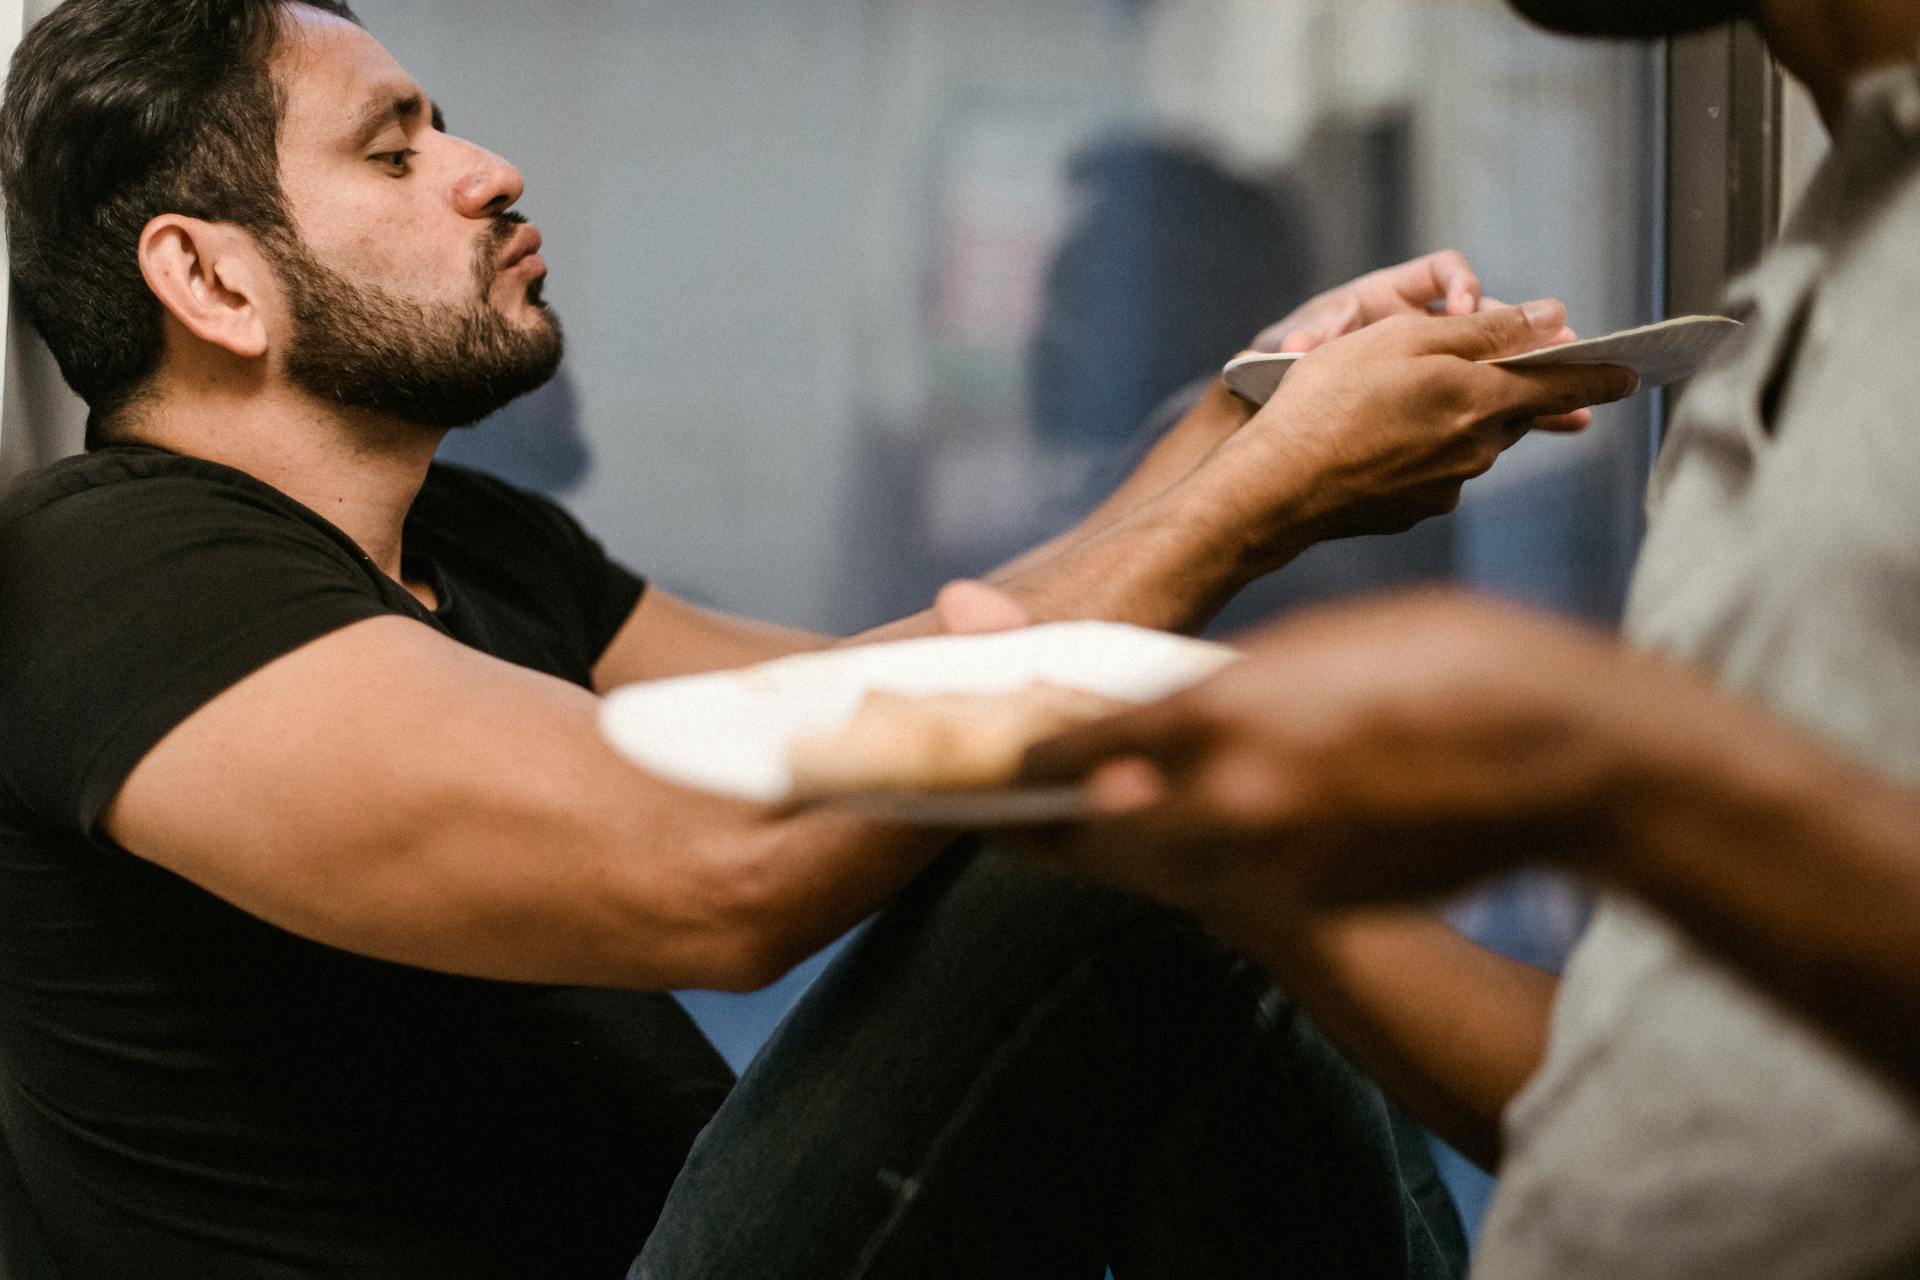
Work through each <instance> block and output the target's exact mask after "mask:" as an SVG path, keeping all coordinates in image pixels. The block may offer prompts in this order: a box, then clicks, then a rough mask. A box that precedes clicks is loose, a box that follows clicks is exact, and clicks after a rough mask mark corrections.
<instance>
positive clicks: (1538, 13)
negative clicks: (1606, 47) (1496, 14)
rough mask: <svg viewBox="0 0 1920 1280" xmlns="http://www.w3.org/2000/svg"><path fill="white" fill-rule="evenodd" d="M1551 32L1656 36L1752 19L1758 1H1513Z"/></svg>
mask: <svg viewBox="0 0 1920 1280" xmlns="http://www.w3.org/2000/svg"><path fill="white" fill-rule="evenodd" d="M1507 2H1508V3H1509V4H1511V5H1512V6H1513V7H1514V8H1515V9H1516V10H1518V11H1519V12H1520V14H1521V16H1523V17H1525V18H1527V19H1528V20H1529V21H1532V22H1536V23H1538V24H1539V25H1541V26H1543V27H1546V28H1547V29H1548V30H1550V31H1564V32H1566V33H1567V34H1569V35H1580V36H1619V37H1628V38H1637V39H1652V38H1655V37H1658V36H1677V35H1684V34H1686V33H1687V32H1689V31H1699V30H1702V29H1703V28H1706V27H1714V26H1719V25H1720V24H1721V23H1723V22H1733V21H1735V20H1736V19H1739V18H1750V17H1752V16H1753V14H1754V11H1755V10H1756V9H1757V8H1758V7H1759V5H1758V2H1757V0H1507Z"/></svg>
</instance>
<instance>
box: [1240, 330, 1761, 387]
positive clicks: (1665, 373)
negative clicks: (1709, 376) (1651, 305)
mask: <svg viewBox="0 0 1920 1280" xmlns="http://www.w3.org/2000/svg"><path fill="white" fill-rule="evenodd" d="M1740 327H1741V326H1740V322H1739V321H1738V320H1729V319H1727V318H1726V317H1725V316H1681V317H1680V318H1679V319H1676V320H1663V321H1661V322H1660V323H1659V324H1650V325H1643V326H1642V327H1640V328H1638V329H1623V330H1622V331H1620V332H1619V333H1610V334H1608V335H1607V336H1606V337H1604V338H1582V339H1581V340H1580V341H1578V342H1568V343H1564V344H1562V345H1561V346H1557V347H1542V348H1540V349H1539V350H1538V351H1529V352H1527V353H1526V354H1525V355H1519V356H1507V357H1505V358H1503V359H1500V360H1489V361H1487V363H1488V364H1497V365H1500V366H1502V367H1504V368H1509V369H1525V368H1538V367H1541V366H1546V365H1561V364H1618V365H1625V366H1626V367H1627V368H1629V369H1631V370H1633V371H1634V372H1635V373H1637V374H1639V375H1640V385H1641V386H1642V387H1664V386H1666V385H1667V384H1669V383H1673V382H1679V381H1680V380H1681V379H1683V378H1691V377H1692V376H1693V375H1694V374H1696V373H1699V372H1700V370H1702V369H1704V368H1705V367H1706V365H1707V362H1708V361H1709V360H1711V359H1712V358H1713V353H1714V352H1715V351H1717V350H1718V349H1719V347H1720V344H1721V343H1723V342H1725V341H1726V340H1727V339H1728V338H1729V337H1731V336H1732V335H1733V334H1735V333H1737V332H1739V330H1740ZM1302 354H1303V353H1301V352H1298V351H1289V352H1281V353H1274V354H1268V353H1265V352H1258V351H1249V352H1247V353H1246V354H1244V355H1239V356H1235V357H1234V358H1233V359H1231V360H1229V361H1227V367H1226V368H1225V369H1223V370H1222V371H1221V376H1222V377H1224V378H1225V379H1226V383H1227V386H1229V387H1231V388H1232V389H1233V390H1234V391H1235V392H1237V393H1238V394H1240V395H1242V396H1245V397H1246V398H1247V399H1248V400H1251V401H1253V403H1255V404H1265V403H1266V402H1267V400H1268V398H1269V397H1270V396H1272V395H1273V393H1274V391H1275V390H1276V389H1277V388H1278V387H1279V386H1280V380H1281V379H1282V378H1284V377H1286V376H1287V370H1288V369H1291V368H1292V367H1293V362H1294V361H1296V360H1298V359H1299V358H1300V356H1301V355H1302Z"/></svg>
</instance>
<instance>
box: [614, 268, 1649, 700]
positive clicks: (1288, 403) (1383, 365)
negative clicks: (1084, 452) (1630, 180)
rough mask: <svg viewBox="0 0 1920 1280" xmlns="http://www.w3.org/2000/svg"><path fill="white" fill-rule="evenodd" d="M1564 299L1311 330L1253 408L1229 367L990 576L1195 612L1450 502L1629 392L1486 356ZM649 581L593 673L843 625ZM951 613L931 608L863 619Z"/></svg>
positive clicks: (1533, 337) (1546, 331) (721, 659)
mask: <svg viewBox="0 0 1920 1280" xmlns="http://www.w3.org/2000/svg"><path fill="white" fill-rule="evenodd" d="M1565 319H1566V313H1565V309H1564V308H1562V307H1560V306H1559V305H1558V304H1557V303H1530V304H1528V307H1527V308H1525V309H1522V308H1517V307H1516V308H1505V309H1502V310H1499V311H1489V312H1482V313H1479V314H1476V315H1470V316H1460V317H1451V318H1446V319H1434V318H1430V317H1424V316H1418V317H1416V316H1399V317H1396V318H1393V319H1389V320H1385V321H1382V322H1381V323H1379V324H1376V325H1373V326H1372V327H1370V328H1367V329H1365V330H1362V331H1360V332H1358V333H1353V334H1349V335H1347V336H1345V337H1342V338H1338V339H1336V340H1335V341H1333V342H1330V343H1327V344H1326V345H1324V346H1322V347H1319V348H1317V349H1316V350H1315V351H1314V352H1313V354H1311V355H1310V356H1308V357H1307V358H1305V359H1303V360H1302V361H1301V362H1300V364H1299V365H1298V366H1296V367H1295V369H1294V370H1293V372H1292V373H1291V374H1290V375H1289V377H1288V378H1287V380H1286V382H1285V383H1283V384H1282V387H1281V390H1280V393H1279V394H1277V395H1275V396H1274V397H1273V399H1272V400H1270V401H1269V402H1268V403H1267V404H1266V406H1264V407H1263V408H1262V409H1260V410H1259V411H1258V412H1252V413H1250V412H1249V411H1248V409H1247V408H1246V407H1245V406H1244V405H1242V404H1240V402H1239V401H1238V400H1237V399H1235V398H1234V397H1233V396H1232V394H1231V393H1230V392H1227V391H1226V390H1225V389H1224V388H1223V387H1218V386H1216V387H1215V388H1213V389H1212V390H1211V391H1209V393H1208V394H1207V395H1206V396H1204V397H1203V398H1202V400H1201V401H1200V403H1199V404H1198V405H1196V406H1195V407H1194V409H1193V410H1192V411H1191V412H1189V413H1188V414H1187V415H1186V416H1185V418H1183V419H1182V420H1181V422H1180V423H1179V424H1177V425H1176V426H1175V427H1174V428H1173V429H1172V430H1171V431H1170V432H1169V434H1168V435H1167V437H1166V438H1165V439H1163V440H1162V441H1160V442H1159V443H1158V444H1157V445H1156V447H1155V448H1154V449H1153V450H1152V451H1151V452H1150V453H1149V454H1148V455H1147V457H1146V458H1145V459H1144V460H1143V461H1142V463H1141V465H1140V467H1139V468H1138V469H1137V470H1136V471H1135V472H1134V474H1133V475H1132V476H1131V477H1129V479H1128V480H1127V481H1126V482H1125V483H1124V484H1122V486H1121V487H1120V489H1119V490H1118V491H1117V492H1116V493H1115V494H1114V495H1113V496H1112V497H1111V498H1110V499H1109V500H1108V501H1107V502H1105V503H1103V504H1102V505H1101V506H1100V507H1099V508H1098V509H1097V510H1096V511H1095V512H1094V513H1093V514H1092V515H1091V516H1089V517H1088V519H1087V520H1086V521H1084V522H1082V523H1081V524H1080V525H1079V526H1077V527H1076V528H1075V529H1073V530H1071V531H1069V532H1068V533H1067V534H1065V535H1063V536H1062V537H1060V538H1057V539H1055V540H1053V541H1052V542H1049V543H1047V544H1046V545H1044V546H1042V547H1040V548H1037V549H1036V550H1034V551H1032V552H1029V553H1028V554H1026V555H1024V556H1021V557H1019V558H1017V559H1016V560H1014V561H1013V562H1012V563H1011V564H1009V565H1007V566H1005V567H1003V568H1002V569H1000V570H997V571H996V572H994V573H993V574H991V575H990V576H989V578H988V581H990V582H991V583H992V584H993V585H994V586H996V587H998V588H999V589H1001V590H1002V591H1004V592H1005V593H1006V594H1007V595H1008V596H1010V597H1011V598H1012V599H1013V600H1014V601H1015V602H1017V604H1018V605H1019V606H1020V608H1021V609H1022V610H1023V611H1024V612H1025V614H1026V616H1028V617H1030V618H1031V619H1033V620H1035V621H1053V620H1061V619H1074V618H1104V619H1110V620H1114V621H1122V622H1134V623H1138V624H1141V625H1143V626H1152V627H1161V628H1166V629H1170V630H1191V629H1194V628H1196V627H1198V626H1200V625H1201V624H1203V623H1205V622H1206V621H1207V620H1208V619H1209V618H1211V617H1212V616H1213V614H1214V613H1215V612H1216V611H1218V609H1219V608H1220V607H1221V606H1223V605H1224V604H1225V603H1226V602H1227V601H1228V600H1229V599H1231V598H1232V596H1233V595H1234V593H1235V592H1237V591H1238V590H1239V589H1240V588H1241V587H1243V586H1245V585H1246V584H1247V583H1248V582H1250V581H1252V580H1253V579H1255V578H1258V577H1260V576H1261V575H1263V574H1266V573H1270V572H1272V571H1273V570H1274V569H1277V568H1279V567H1280V566H1281V565H1283V564H1285V563H1287V561H1289V560H1291V559H1292V558H1293V557H1294V556H1296V555H1298V554H1299V553H1300V552H1301V551H1303V550H1305V549H1306V548H1307V547H1308V546H1310V545H1312V544H1313V543H1314V542H1316V541H1319V540H1321V539H1323V538H1329V537H1345V536H1349V535H1353V534H1362V533H1384V532H1393V531H1396V530H1400V529H1405V528H1407V527H1409V526H1410V525H1413V524H1415V523H1417V522H1418V521H1420V520H1423V519H1425V518H1427V517H1429V516H1432V515H1437V514H1439V513H1441V512H1445V511H1449V510H1451V509H1452V508H1453V506H1454V505H1455V504H1456V503H1457V502H1458V501H1459V496H1460V487H1461V485H1463V484H1464V483H1465V482H1466V481H1467V480H1469V479H1471V478H1473V477H1474V476H1477V475H1480V474H1482V473H1483V472H1485V471H1486V470H1487V469H1488V468H1490V467H1492V466H1493V464H1494V462H1495V460H1496V459H1497V458H1498V457H1499V455H1500V453H1501V451H1502V450H1504V449H1505V448H1506V447H1507V446H1509V445H1511V444H1512V443H1513V442H1514V441H1515V440H1517V439H1519V438H1520V436H1522V435H1524V434H1525V433H1526V431H1527V430H1529V429H1530V428H1532V427H1534V426H1536V425H1541V424H1543V423H1545V424H1551V425H1552V426H1553V428H1554V429H1570V428H1574V427H1577V426H1578V425H1580V424H1582V423H1583V422H1584V418H1582V417H1580V416H1579V415H1580V411H1581V409H1582V407H1583V406H1585V405H1589V404H1596V403H1601V402H1604V401H1608V400H1614V399H1618V398H1620V397H1621V396H1624V395H1627V394H1629V393H1630V392H1631V391H1632V390H1633V389H1634V387H1635V385H1636V384H1635V382H1634V380H1633V378H1632V376H1631V375H1630V374H1629V373H1627V372H1626V371H1625V370H1620V369H1611V368H1607V367H1604V366H1591V365H1588V366H1572V367H1567V368H1561V369H1552V370H1536V371H1528V372H1526V373H1520V372H1518V371H1508V370H1500V369H1493V368H1489V367H1486V366H1484V365H1481V364H1478V363H1476V362H1477V361H1479V360H1482V359H1485V358H1489V357H1492V356H1497V355H1501V354H1507V353H1511V352H1514V351H1523V350H1529V349H1532V348H1533V347H1536V346H1539V345H1541V344H1542V343H1544V342H1546V341H1549V340H1550V339H1552V338H1554V337H1557V336H1558V335H1559V334H1560V332H1561V330H1562V328H1563V326H1564V321H1565ZM650 596H651V597H652V598H651V600H643V601H642V603H641V606H640V608H639V609H638V610H636V612H635V615H634V617H633V618H632V619H631V620H630V622H629V624H628V626H627V627H626V628H624V629H623V630H622V632H621V634H620V635H619V636H618V637H617V638H616V639H615V641H614V644H613V645H612V647H611V648H610V649H609V650H608V653H607V656H606V657H605V658H603V659H602V661H601V666H600V669H599V670H598V671H596V684H597V685H598V687H601V688H608V687H611V686H612V685H613V684H617V683H621V682H623V681H625V680H633V679H641V678H645V677H647V676H650V675H666V674H679V673H682V672H686V671H695V670H710V669H714V668H716V667H722V666H729V665H739V664H740V663H742V662H751V661H758V660H760V659H762V658H766V657H773V656H778V655H779V654H781V653H789V652H796V651H798V650H800V649H804V648H809V647H813V648H817V647H822V646H824V645H826V644H828V643H831V642H830V641H829V640H827V639H826V638H825V637H821V636H811V635H808V634H806V633H803V632H793V631H786V630H782V629H776V628H767V627H764V626H763V625H761V624H757V623H750V622H746V621H744V620H741V619H732V618H728V617H726V616H725V615H720V614H715V613H711V612H707V611H701V610H694V609H692V607H691V606H687V605H684V604H681V603H679V602H674V601H671V600H670V599H668V598H667V597H664V596H660V595H658V594H654V593H650ZM937 629H938V623H937V620H936V618H935V617H934V615H933V614H932V613H931V612H928V613H921V614H916V615H914V616H912V617H909V618H905V619H902V620H900V621H898V622H895V623H890V624H888V625H887V626H884V627H880V628H877V629H876V630H874V631H872V632H869V633H867V634H866V635H865V636H862V637H858V638H857V639H866V640H877V639H898V638H905V637H908V636H914V635H926V634H930V633H932V632H933V631H935V630H937Z"/></svg>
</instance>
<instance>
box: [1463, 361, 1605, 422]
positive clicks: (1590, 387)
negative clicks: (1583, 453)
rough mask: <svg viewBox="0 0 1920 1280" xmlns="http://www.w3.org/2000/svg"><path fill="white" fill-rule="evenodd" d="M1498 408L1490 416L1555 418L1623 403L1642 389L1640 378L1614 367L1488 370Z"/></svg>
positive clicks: (1576, 365)
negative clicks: (1593, 406) (1619, 401)
mask: <svg viewBox="0 0 1920 1280" xmlns="http://www.w3.org/2000/svg"><path fill="white" fill-rule="evenodd" d="M1485 372H1487V373H1489V374H1493V375H1495V377H1493V378H1491V379H1489V380H1488V387H1489V391H1490V394H1491V395H1492V396H1493V398H1494V400H1495V402H1496V403H1497V405H1498V408H1497V409H1496V410H1495V411H1494V412H1493V413H1490V414H1489V415H1488V416H1489V417H1493V416H1503V417H1506V416H1514V417H1525V418H1552V417H1557V416H1559V415H1561V414H1569V413H1574V412H1577V411H1578V410H1581V409H1584V408H1587V407H1588V406H1590V405H1596V404H1612V403H1613V402H1614V401H1616V400H1624V399H1626V398H1627V397H1628V396H1630V395H1632V394H1633V393H1634V392H1636V391H1638V390H1639V389H1640V378H1639V375H1637V374H1635V373H1634V371H1633V370H1631V369H1627V368H1623V367H1622V366H1620V365H1612V364H1570V365H1556V366H1548V367H1536V368H1531V369H1501V368H1493V367H1490V368H1487V369H1486V370H1485Z"/></svg>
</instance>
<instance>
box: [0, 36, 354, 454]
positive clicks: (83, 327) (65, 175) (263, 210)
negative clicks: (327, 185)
mask: <svg viewBox="0 0 1920 1280" xmlns="http://www.w3.org/2000/svg"><path fill="white" fill-rule="evenodd" d="M291 2H293V0H67V2H66V3H65V4H63V5H61V6H60V7H59V8H57V9H55V10H54V11H53V12H52V13H50V14H48V15H47V17H45V18H44V19H42V20H41V21H40V22H38V23H36V24H35V25H34V27H33V29H32V30H31V31H29V32H28V33H27V35H26V38H25V39H24V40H22V41H21V43H20V47H19V49H18V50H17V51H16V52H15V54H14V57H13V68H12V72H11V74H10V75H9V77H8V80H7V88H6V99H5V103H4V105H0V190H4V193H5V197H6V210H7V235H8V240H9V248H10V250H11V253H12V258H13V278H14V281H15V283H16V284H18V285H19V297H20V300H21V302H22V304H23V306H24V308H25V310H26V314H27V317H28V319H30V320H31V321H32V322H33V324H34V326H35V327H36V328H37V329H38V330H39V331H40V335H41V336H42V337H43V338H45V339H46V342H47V345H48V346H49V347H51V348H52V350H53V354H54V357H55V359H57V360H58V361H59V362H60V372H61V373H62V374H63V375H64V376H65V377H66V380H67V383H68V385H70V386H71V387H72V388H73V389H74V390H75V391H76V392H78V393H79V394H80V396H81V398H82V399H84V400H85V401H86V402H87V404H88V406H89V408H90V409H91V410H92V412H91V414H90V416H89V421H88V431H89V437H90V438H93V437H95V436H97V435H99V434H100V432H101V429H102V428H103V427H104V426H106V425H107V424H108V423H109V420H110V419H112V418H113V417H114V416H115V415H116V414H118V413H119V412H120V411H121V410H122V409H124V408H125V407H126V406H127V405H128V404H129V403H131V402H132V401H134V400H135V399H137V398H138V397H139V395H140V394H141V392H142V391H143V390H144V388H145V386H146V384H147V383H148V381H149V380H150V379H151V378H152V376H153V374H154V372H155V370H156V368H157V367H158V365H159V361H160V354H161V341H162V333H163V329H162V325H161V319H162V313H161V308H160V303H159V300H158V299H156V298H155V297H154V296H153V293H152V292H151V291H150V290H149V289H148V288H147V285H146V281H145V280H144V279H143V278H142V277H141V274H140V265H139V261H138V256H137V248H138V245H139V240H140V233H141V231H142V230H143V229H144V228H145V227H146V225H147V223H148V222H150V221H151V220H152V219H154V218H155V217H157V216H159V215H161V214H164V213H178V214H184V215H186V216H189V217H195V218H205V219H207V220H208V221H213V222H228V223H233V224H236V225H238V226H241V227H244V228H246V229H247V230H249V231H252V232H255V233H256V234H262V233H265V234H272V233H276V232H289V231H290V229H291V222H290V220H289V218H288V216H287V213H286V210H285V207H284V202H283V199H282V195H281V191H280V176H279V163H278V156H277V151H276V140H277V136H278V132H279V121H280V116H281V112H282V106H283V104H282V100H281V95H280V94H279V93H278V92H277V91H276V89H275V87H274V84H273V78H272V74H271V71H270V69H269V65H268V64H269V61H270V59H271V58H272V55H273V51H274V48H275V45H276V43H277V42H278V40H279V36H280V24H281V10H282V9H283V8H285V7H286V6H287V4H289V3H291ZM297 2H298V3H301V4H306V5H309V6H310V7H312V8H315V9H320V10H323V11H325V12H327V13H331V14H335V15H337V16H339V17H342V18H346V19H348V20H349V21H357V19H355V18H354V16H353V12H352V10H351V9H349V8H348V6H347V5H346V4H345V3H342V2H340V0H297Z"/></svg>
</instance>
